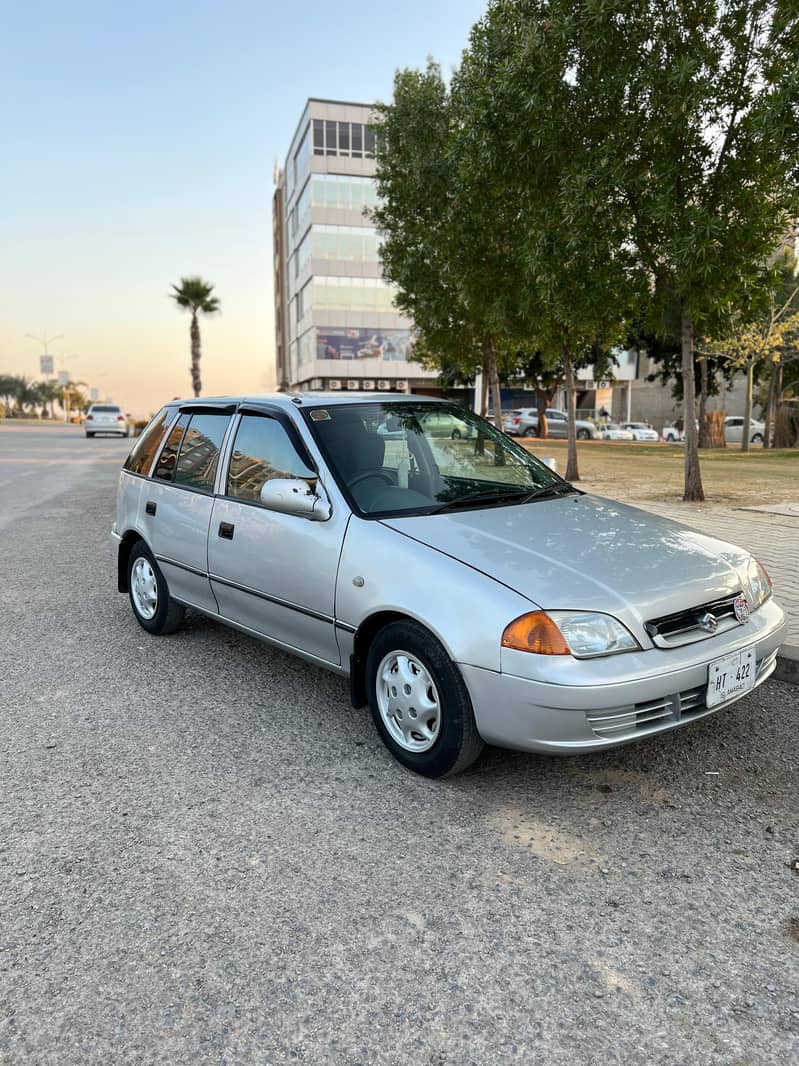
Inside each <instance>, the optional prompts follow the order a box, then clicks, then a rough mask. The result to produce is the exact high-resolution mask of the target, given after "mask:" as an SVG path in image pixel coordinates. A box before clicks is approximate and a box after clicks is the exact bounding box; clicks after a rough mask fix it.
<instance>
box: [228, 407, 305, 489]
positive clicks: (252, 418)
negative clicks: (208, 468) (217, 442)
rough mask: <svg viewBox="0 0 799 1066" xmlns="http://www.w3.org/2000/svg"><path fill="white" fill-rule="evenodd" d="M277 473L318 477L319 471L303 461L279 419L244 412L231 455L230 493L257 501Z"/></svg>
mask: <svg viewBox="0 0 799 1066" xmlns="http://www.w3.org/2000/svg"><path fill="white" fill-rule="evenodd" d="M276 477H299V478H303V479H305V480H307V481H310V480H314V481H315V480H316V472H315V471H313V470H309V469H308V467H307V466H306V465H305V464H304V463H303V461H302V459H300V457H299V455H297V452H296V450H295V448H294V445H293V444H292V443H291V440H290V438H289V435H288V434H287V433H286V431H285V429H283V427H282V426H281V424H280V423H279V422H278V421H276V419H274V418H259V417H258V416H257V415H244V416H243V417H242V420H241V423H240V424H239V428H238V430H237V431H236V439H235V441H234V442H233V452H232V454H231V456H230V469H229V470H228V477H227V495H228V496H234V497H236V498H237V499H240V500H256V501H257V500H259V499H260V497H261V489H262V488H263V486H264V485H265V484H266V482H267V481H271V480H272V478H276Z"/></svg>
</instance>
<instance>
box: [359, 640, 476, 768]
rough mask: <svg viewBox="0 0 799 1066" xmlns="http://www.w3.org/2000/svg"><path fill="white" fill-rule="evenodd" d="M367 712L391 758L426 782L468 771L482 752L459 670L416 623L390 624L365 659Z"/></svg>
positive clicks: (440, 647)
mask: <svg viewBox="0 0 799 1066" xmlns="http://www.w3.org/2000/svg"><path fill="white" fill-rule="evenodd" d="M366 682H367V691H368V693H369V709H370V711H371V712H372V718H373V719H374V723H375V726H376V727H377V731H378V733H379V734H380V736H381V738H382V740H383V743H384V744H385V745H386V747H387V748H388V750H389V751H390V752H391V754H392V755H393V756H394V758H395V759H396V760H397V761H398V762H400V763H402V765H403V766H406V767H407V768H408V769H409V770H414V771H415V772H416V773H417V774H423V775H424V776H425V777H446V776H447V775H449V774H456V773H459V772H460V771H461V770H465V769H466V767H467V766H470V765H471V764H472V763H473V762H474V760H475V759H476V758H477V756H478V755H479V754H480V752H481V751H482V749H483V741H482V738H481V737H480V734H479V733H478V732H477V725H476V724H475V720H474V712H473V711H472V703H471V700H470V699H469V693H468V692H467V690H466V686H465V685H464V683H463V678H462V677H461V675H460V673H459V671H458V668H457V667H456V666H455V664H454V663H453V662H452V660H451V659H450V657H449V655H447V652H446V650H445V649H444V647H443V646H442V644H441V643H440V642H439V641H438V640H436V638H435V637H434V636H433V635H432V634H431V633H429V632H428V631H427V630H426V629H423V628H422V626H420V625H418V624H417V623H415V622H393V623H392V624H391V625H389V626H386V628H385V629H383V630H381V632H380V633H378V635H377V636H376V637H375V639H374V641H373V642H372V646H371V647H370V649H369V654H368V655H367V658H366Z"/></svg>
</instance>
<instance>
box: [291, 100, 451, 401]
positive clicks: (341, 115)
mask: <svg viewBox="0 0 799 1066" xmlns="http://www.w3.org/2000/svg"><path fill="white" fill-rule="evenodd" d="M372 118H373V112H372V109H371V107H370V105H368V104H353V103H344V102H341V101H334V100H317V99H310V100H309V101H308V102H307V104H306V105H305V109H304V110H303V113H302V117H301V118H300V121H299V125H298V126H297V131H296V133H295V134H294V139H293V140H292V142H291V146H290V148H289V152H288V155H287V157H286V162H285V166H284V167H283V169H282V170H278V171H277V172H276V175H275V177H276V185H277V188H276V191H275V195H274V200H273V233H274V250H275V260H274V276H275V332H276V359H277V384H278V388H283V389H298V390H302V391H306V390H312V389H358V390H366V391H375V392H389V391H399V392H415V391H424V392H426V393H431V392H432V393H435V392H436V391H438V390H437V389H436V388H435V379H436V372H435V371H429V370H425V369H423V367H421V366H420V365H419V364H418V363H414V362H413V360H412V359H411V358H409V355H410V341H411V326H412V324H411V322H410V321H409V320H408V319H407V318H405V317H404V316H403V315H401V314H400V313H399V312H398V311H397V309H396V308H395V307H394V304H393V289H392V287H391V286H390V285H389V284H388V283H387V282H386V281H384V280H383V276H382V274H383V272H382V265H381V263H380V259H379V256H378V244H379V240H378V235H377V233H376V231H375V228H374V226H373V225H372V223H371V222H370V220H369V219H368V217H367V216H366V215H365V214H364V209H365V208H369V207H371V206H373V205H374V204H375V201H376V192H375V180H374V173H375V161H374V133H373V131H372V130H371V129H370V127H369V123H370V121H371V120H372Z"/></svg>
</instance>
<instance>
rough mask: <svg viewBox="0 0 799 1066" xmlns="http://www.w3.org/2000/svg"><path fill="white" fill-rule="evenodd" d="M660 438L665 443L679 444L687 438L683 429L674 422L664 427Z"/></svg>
mask: <svg viewBox="0 0 799 1066" xmlns="http://www.w3.org/2000/svg"><path fill="white" fill-rule="evenodd" d="M660 439H661V440H662V441H663V443H664V444H679V443H680V441H682V440H685V434H684V433H683V431H682V430H681V429H678V428H677V426H675V424H674V423H673V422H668V423H667V424H666V425H665V426H664V427H663V432H662V433H661V434H660Z"/></svg>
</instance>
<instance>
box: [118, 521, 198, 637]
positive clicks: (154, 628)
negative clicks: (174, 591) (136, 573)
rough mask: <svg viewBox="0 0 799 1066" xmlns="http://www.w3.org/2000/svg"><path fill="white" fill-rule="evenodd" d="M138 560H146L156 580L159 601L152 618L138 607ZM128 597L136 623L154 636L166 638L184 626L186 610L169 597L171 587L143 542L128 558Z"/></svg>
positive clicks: (141, 541)
mask: <svg viewBox="0 0 799 1066" xmlns="http://www.w3.org/2000/svg"><path fill="white" fill-rule="evenodd" d="M138 559H144V560H146V562H147V563H148V564H149V566H150V569H151V570H152V573H153V576H154V578H155V585H156V590H157V601H156V609H155V614H154V615H153V616H152V618H145V617H144V616H143V615H141V614H140V613H139V609H138V607H137V606H136V599H135V597H134V593H133V567H134V566H135V564H136V561H137V560H138ZM128 596H129V598H130V606H131V608H132V610H133V615H134V617H135V619H136V621H137V622H138V623H139V625H140V626H141V627H142V629H146V630H147V632H148V633H152V634H153V636H156V637H160V636H166V634H167V633H174V632H175V630H176V629H179V628H180V626H181V625H182V624H183V618H184V615H185V614H186V608H185V607H184V606H183V605H182V604H180V603H176V602H175V600H173V599H172V598H171V596H170V595H169V586H168V585H167V583H166V578H165V577H164V575H163V574H162V573H161V568H160V567H159V565H158V563H157V562H156V561H155V559H154V558H153V554H152V552H151V551H150V549H149V548H148V547H147V545H146V544H145V543H144V541H143V540H140V541H138V542H137V543H136V544H134V545H133V548H132V549H131V553H130V557H129V558H128Z"/></svg>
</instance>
